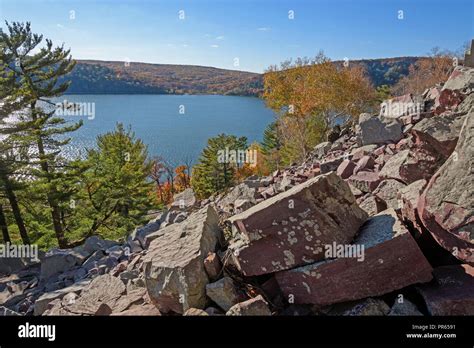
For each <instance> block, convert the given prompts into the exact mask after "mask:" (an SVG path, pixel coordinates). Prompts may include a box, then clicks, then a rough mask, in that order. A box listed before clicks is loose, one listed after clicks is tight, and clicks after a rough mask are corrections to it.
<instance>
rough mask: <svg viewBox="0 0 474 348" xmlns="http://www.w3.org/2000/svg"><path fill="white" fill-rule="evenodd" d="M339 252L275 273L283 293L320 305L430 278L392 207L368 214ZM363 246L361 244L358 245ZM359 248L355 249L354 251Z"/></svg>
mask: <svg viewBox="0 0 474 348" xmlns="http://www.w3.org/2000/svg"><path fill="white" fill-rule="evenodd" d="M336 247H337V248H338V249H341V250H343V251H344V252H342V251H341V255H342V257H338V258H335V259H331V260H326V261H321V262H317V263H314V264H310V265H307V266H303V267H299V268H295V269H292V270H288V271H283V272H279V273H277V274H276V276H275V277H276V280H277V282H278V284H279V285H280V288H281V290H282V292H283V293H284V295H285V296H286V298H287V299H292V300H293V301H294V303H297V304H305V303H306V304H316V305H320V306H324V305H330V304H333V303H338V302H346V301H352V300H358V299H362V298H366V297H371V296H379V295H383V294H386V293H389V292H392V291H394V290H398V289H401V288H404V287H406V286H408V285H411V284H416V283H424V282H428V281H430V280H431V278H432V275H431V270H432V269H431V266H430V264H429V263H428V261H427V260H426V259H425V257H424V256H423V253H422V252H421V250H420V248H419V247H418V245H417V244H416V242H415V240H414V239H413V237H412V236H411V234H410V233H409V232H408V230H407V229H406V228H405V227H404V225H403V224H402V223H401V221H400V220H399V218H398V216H397V214H396V212H395V211H394V210H393V209H387V210H385V211H384V212H382V213H379V214H377V215H376V216H374V217H372V218H370V219H369V220H368V221H367V223H366V224H364V226H363V227H362V228H361V231H360V232H359V235H358V236H357V238H356V239H355V241H354V243H353V244H352V245H349V246H347V245H339V246H338V245H334V248H333V251H332V253H333V255H334V253H335V252H336V250H334V249H336ZM362 248H363V249H362ZM357 250H359V252H357Z"/></svg>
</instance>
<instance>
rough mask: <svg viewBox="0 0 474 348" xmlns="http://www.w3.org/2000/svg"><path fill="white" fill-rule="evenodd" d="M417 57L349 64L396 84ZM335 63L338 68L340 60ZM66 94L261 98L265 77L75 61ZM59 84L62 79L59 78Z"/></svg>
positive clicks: (377, 81)
mask: <svg viewBox="0 0 474 348" xmlns="http://www.w3.org/2000/svg"><path fill="white" fill-rule="evenodd" d="M420 59H422V58H419V57H399V58H382V59H362V60H354V61H350V62H349V66H350V67H359V68H362V69H364V70H365V71H366V72H367V77H368V78H369V79H370V81H371V83H372V84H373V85H374V86H375V87H378V86H381V85H388V86H393V85H395V84H396V83H397V82H398V81H399V80H400V79H401V78H403V77H404V76H407V75H408V74H409V67H410V66H411V65H412V64H415V63H416V62H417V61H418V60H420ZM334 64H335V65H336V66H337V67H338V68H341V67H342V66H343V62H342V61H335V62H334ZM66 79H67V80H70V81H71V82H72V83H71V86H70V87H69V89H68V91H67V93H68V94H100V93H106V94H114V93H115V94H224V95H242V96H261V95H262V93H263V85H264V83H263V80H264V75H262V74H255V73H249V72H245V71H235V70H225V69H217V68H211V67H202V66H193V65H168V64H145V63H133V62H132V63H130V64H126V63H125V62H105V61H93V60H79V61H77V64H76V67H75V69H74V70H73V71H72V72H71V73H70V74H69V75H68V76H67V77H66ZM60 81H61V79H60Z"/></svg>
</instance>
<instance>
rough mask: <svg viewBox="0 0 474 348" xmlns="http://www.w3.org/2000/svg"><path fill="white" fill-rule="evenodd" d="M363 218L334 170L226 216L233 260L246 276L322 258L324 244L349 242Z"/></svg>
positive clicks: (347, 187)
mask: <svg viewBox="0 0 474 348" xmlns="http://www.w3.org/2000/svg"><path fill="white" fill-rule="evenodd" d="M366 218H367V214H366V213H365V211H363V210H362V209H360V208H359V207H358V205H357V203H356V201H355V198H354V196H353V194H352V192H351V190H350V188H349V185H348V184H347V183H346V182H344V181H343V180H342V179H341V178H340V177H339V176H337V175H336V173H334V172H332V173H329V174H325V175H320V176H318V177H315V178H313V179H310V180H308V181H306V182H304V183H302V184H299V185H297V186H295V187H293V188H291V189H290V190H288V191H286V192H283V193H280V194H279V195H277V196H274V197H272V198H270V199H267V200H265V201H263V202H261V203H259V204H257V205H256V206H254V207H252V208H250V209H249V210H247V211H245V212H243V213H241V214H238V215H235V216H233V217H232V218H230V219H229V221H230V223H231V224H232V226H233V230H234V235H236V239H235V240H234V241H233V243H232V244H231V245H230V247H229V249H230V252H231V253H232V258H233V263H234V264H235V265H236V266H237V268H238V269H239V270H240V271H241V272H242V273H243V274H245V275H247V276H250V275H259V274H266V273H272V272H276V271H281V270H285V269H288V268H293V267H296V266H298V265H302V264H307V263H311V262H314V261H317V260H321V259H323V258H324V252H323V246H324V245H325V244H328V243H332V242H333V241H336V242H337V243H348V242H349V241H351V240H352V238H353V237H354V235H355V233H356V232H357V230H358V228H359V227H360V226H361V225H362V224H363V223H364V221H365V220H366Z"/></svg>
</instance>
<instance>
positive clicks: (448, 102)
mask: <svg viewBox="0 0 474 348" xmlns="http://www.w3.org/2000/svg"><path fill="white" fill-rule="evenodd" d="M463 99H464V96H463V94H462V93H461V92H460V91H453V90H450V89H443V90H442V91H441V94H440V95H439V98H438V102H439V106H438V107H437V108H436V109H435V111H434V113H435V115H439V114H442V113H443V112H445V111H446V110H452V109H454V108H456V107H457V106H458V105H459V104H461V102H462V101H463Z"/></svg>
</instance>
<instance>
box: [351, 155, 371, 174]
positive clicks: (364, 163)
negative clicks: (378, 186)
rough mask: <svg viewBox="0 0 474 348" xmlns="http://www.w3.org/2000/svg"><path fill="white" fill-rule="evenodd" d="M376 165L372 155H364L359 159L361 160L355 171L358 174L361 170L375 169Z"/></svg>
mask: <svg viewBox="0 0 474 348" xmlns="http://www.w3.org/2000/svg"><path fill="white" fill-rule="evenodd" d="M374 165H375V162H374V159H373V158H372V157H371V156H363V157H362V158H361V159H359V161H357V165H356V166H355V168H354V171H353V173H354V174H357V173H358V172H360V171H366V170H368V169H373V168H374Z"/></svg>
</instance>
